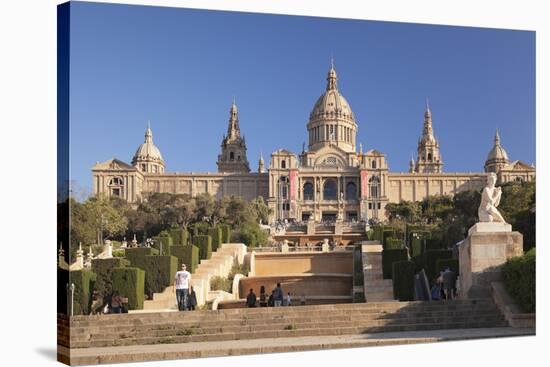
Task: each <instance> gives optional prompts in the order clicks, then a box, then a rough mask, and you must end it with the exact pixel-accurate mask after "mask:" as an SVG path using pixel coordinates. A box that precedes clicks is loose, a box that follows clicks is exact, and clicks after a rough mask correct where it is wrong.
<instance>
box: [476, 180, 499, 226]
mask: <svg viewBox="0 0 550 367" xmlns="http://www.w3.org/2000/svg"><path fill="white" fill-rule="evenodd" d="M496 182H497V175H496V174H495V173H493V172H491V173H490V174H489V176H488V177H487V186H486V187H485V188H484V189H483V191H482V193H481V203H480V204H479V209H478V210H477V215H478V216H479V221H480V222H498V223H504V224H506V221H505V220H504V218H503V217H502V215H501V214H500V213H499V211H498V210H497V206H498V205H499V204H500V197H501V196H502V190H501V189H500V187H496V186H495V184H496Z"/></svg>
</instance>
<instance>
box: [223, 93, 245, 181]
mask: <svg viewBox="0 0 550 367" xmlns="http://www.w3.org/2000/svg"><path fill="white" fill-rule="evenodd" d="M221 148H222V151H221V154H220V155H218V162H216V164H217V165H218V172H239V173H248V172H250V166H249V164H248V160H247V159H246V142H245V139H244V136H242V137H241V129H240V127H239V113H238V111H237V105H236V104H235V101H233V104H232V105H231V110H230V111H229V124H228V127H227V136H225V135H224V136H223V139H222V144H221Z"/></svg>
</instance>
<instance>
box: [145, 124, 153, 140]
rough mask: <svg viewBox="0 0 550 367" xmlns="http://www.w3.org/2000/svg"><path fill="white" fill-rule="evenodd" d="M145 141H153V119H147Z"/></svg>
mask: <svg viewBox="0 0 550 367" xmlns="http://www.w3.org/2000/svg"><path fill="white" fill-rule="evenodd" d="M145 142H146V143H152V142H153V130H151V120H147V130H145Z"/></svg>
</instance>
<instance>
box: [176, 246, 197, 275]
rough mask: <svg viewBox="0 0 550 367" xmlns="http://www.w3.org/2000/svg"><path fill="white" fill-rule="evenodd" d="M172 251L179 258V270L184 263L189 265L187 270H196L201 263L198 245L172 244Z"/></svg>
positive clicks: (191, 271)
mask: <svg viewBox="0 0 550 367" xmlns="http://www.w3.org/2000/svg"><path fill="white" fill-rule="evenodd" d="M170 253H171V254H172V256H175V257H177V259H178V267H177V269H178V270H179V269H181V264H182V263H183V264H185V265H187V271H189V272H190V273H194V272H195V269H197V266H198V265H199V248H198V247H197V246H194V245H187V246H170Z"/></svg>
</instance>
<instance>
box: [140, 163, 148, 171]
mask: <svg viewBox="0 0 550 367" xmlns="http://www.w3.org/2000/svg"><path fill="white" fill-rule="evenodd" d="M141 170H142V171H143V172H147V165H146V164H142V165H141Z"/></svg>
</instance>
